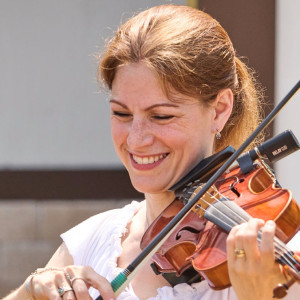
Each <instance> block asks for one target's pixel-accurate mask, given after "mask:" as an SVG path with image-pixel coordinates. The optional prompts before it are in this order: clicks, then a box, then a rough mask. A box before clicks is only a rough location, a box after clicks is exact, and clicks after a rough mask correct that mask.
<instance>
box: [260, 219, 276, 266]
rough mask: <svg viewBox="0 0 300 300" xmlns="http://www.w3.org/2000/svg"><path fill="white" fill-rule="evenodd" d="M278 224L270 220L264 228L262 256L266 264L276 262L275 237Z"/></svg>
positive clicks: (261, 245)
mask: <svg viewBox="0 0 300 300" xmlns="http://www.w3.org/2000/svg"><path fill="white" fill-rule="evenodd" d="M275 228H276V224H275V222H274V221H272V220H269V221H267V222H266V224H265V225H264V226H263V227H262V230H261V232H262V234H261V242H260V254H261V259H262V261H263V262H264V263H266V264H268V263H271V262H274V260H275V257H274V236H275Z"/></svg>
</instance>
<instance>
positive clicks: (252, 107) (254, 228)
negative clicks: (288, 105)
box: [5, 5, 300, 300]
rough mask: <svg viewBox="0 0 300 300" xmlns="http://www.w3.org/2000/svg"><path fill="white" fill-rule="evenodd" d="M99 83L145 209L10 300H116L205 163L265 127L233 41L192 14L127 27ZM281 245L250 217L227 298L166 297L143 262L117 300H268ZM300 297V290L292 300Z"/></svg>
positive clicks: (98, 223)
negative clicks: (130, 269)
mask: <svg viewBox="0 0 300 300" xmlns="http://www.w3.org/2000/svg"><path fill="white" fill-rule="evenodd" d="M99 79H101V80H103V82H104V83H105V84H106V85H107V87H108V89H110V90H111V100H110V106H111V133H112V138H113V142H114V146H115V149H116V151H117V154H118V156H119V157H120V159H121V161H122V162H123V164H124V166H125V167H126V169H127V171H128V173H129V175H130V179H131V182H132V184H133V186H134V187H135V189H137V190H138V191H140V192H142V193H144V195H145V201H143V202H141V203H137V202H132V203H131V204H129V205H127V206H125V207H124V208H122V209H118V210H112V211H107V212H105V213H102V214H99V215H96V216H94V217H92V218H90V219H88V220H86V221H85V222H83V223H81V224H79V225H78V226H76V227H74V228H73V229H71V230H69V231H68V232H66V233H64V234H63V235H62V239H63V241H64V242H63V244H62V245H61V247H60V248H59V249H58V250H57V252H56V253H55V254H54V256H53V257H52V259H51V260H50V261H49V263H48V265H47V267H46V268H45V269H38V270H37V271H36V272H35V273H34V274H33V275H31V276H29V277H28V279H27V280H26V282H25V283H24V284H23V285H22V286H21V287H20V288H19V289H17V290H16V291H15V292H13V293H12V294H11V295H9V296H8V297H7V298H5V300H15V299H24V298H25V297H26V296H25V295H26V294H25V291H27V293H28V296H29V297H31V298H35V299H57V298H58V296H61V297H62V298H63V299H91V297H93V298H96V297H98V296H99V293H100V294H101V296H102V298H103V299H104V300H108V299H115V295H114V293H113V290H112V287H111V285H110V284H109V280H112V279H113V278H114V277H115V275H117V274H118V273H119V271H120V270H122V269H124V268H125V267H127V266H128V265H129V264H130V263H131V262H132V261H133V260H134V259H135V257H136V256H137V255H138V254H139V253H140V252H141V250H140V242H141V240H142V237H143V235H144V232H145V230H146V229H147V228H148V227H149V225H150V224H151V223H152V222H153V221H154V220H155V219H156V218H157V216H158V215H160V213H161V212H162V211H163V210H164V209H165V208H166V207H167V206H168V205H169V204H170V203H172V201H173V200H174V197H175V194H174V192H173V191H170V187H171V186H172V185H174V184H175V183H176V182H178V181H179V180H180V179H181V178H182V177H183V176H184V175H185V174H186V173H187V172H189V171H190V170H191V169H192V168H193V167H194V166H195V165H196V164H197V163H198V162H199V161H201V160H202V159H204V158H206V157H208V156H210V155H212V154H213V153H215V152H216V151H218V150H219V149H221V148H222V147H224V146H227V145H229V144H231V145H233V146H235V147H236V146H238V145H239V144H240V143H241V141H243V140H244V138H245V135H248V133H249V132H251V131H252V130H253V128H255V127H256V125H257V122H258V120H259V115H260V114H259V112H260V110H261V105H260V100H259V95H260V93H259V91H258V90H257V89H255V83H254V81H253V78H252V75H251V73H249V71H248V68H247V67H246V66H245V65H244V64H243V63H242V62H241V61H240V60H239V59H238V58H237V57H236V55H235V51H234V48H233V46H232V44H231V41H230V39H229V37H228V35H227V33H226V32H225V30H224V29H223V28H222V27H221V26H220V24H219V23H218V22H217V21H215V20H214V19H213V18H211V17H210V16H209V15H207V14H205V13H203V12H202V11H199V10H196V9H193V8H190V7H185V6H175V5H163V6H158V7H153V8H150V9H149V10H146V11H144V12H141V13H140V14H138V15H137V16H135V17H133V18H132V19H130V20H129V21H128V22H126V23H125V24H124V25H123V26H121V28H120V29H119V31H118V32H117V33H116V36H115V37H114V38H113V39H112V40H111V42H110V43H109V44H108V45H107V49H106V51H105V53H104V55H103V57H102V60H101V62H100V64H99ZM259 232H260V233H259ZM258 234H259V238H260V244H258V243H257V237H258ZM274 235H275V223H274V222H273V221H272V220H270V221H268V222H264V221H263V220H258V219H253V218H252V219H250V220H249V222H245V223H242V224H241V225H238V226H235V227H234V228H233V229H232V231H231V232H230V234H229V236H228V239H227V245H228V249H231V250H232V251H229V253H228V258H230V259H228V270H229V276H230V281H231V284H232V287H230V288H226V289H224V290H221V291H214V290H212V289H210V287H209V285H208V283H207V282H206V281H205V280H202V281H199V280H198V281H197V282H194V283H193V284H191V285H190V284H188V283H187V282H186V281H185V282H183V283H180V284H176V285H175V286H171V285H170V283H169V282H168V281H167V280H166V279H165V278H164V277H162V276H158V275H156V274H155V273H154V272H153V270H152V268H151V266H150V263H149V262H147V263H146V264H145V265H144V266H143V267H141V269H140V270H139V272H138V273H137V274H136V276H135V277H134V278H133V280H132V281H131V282H130V284H129V286H128V287H126V288H125V290H124V291H123V292H122V293H121V294H120V296H119V297H118V299H119V300H121V299H127V300H129V299H132V300H137V299H152V300H153V299H157V300H162V299H163V300H167V299H174V300H179V299H187V300H189V299H190V300H192V299H194V300H196V299H201V300H236V299H239V300H252V299H260V300H270V299H272V293H273V288H274V287H275V286H276V285H277V284H279V283H282V282H285V281H286V280H287V278H286V274H285V273H284V272H283V271H282V269H281V268H280V266H279V264H277V263H276V262H275V259H274V245H273V239H274ZM298 250H299V249H298ZM198 277H199V276H198ZM299 292H300V290H299V286H294V287H293V288H292V289H291V291H290V292H289V294H288V296H287V297H286V299H289V300H291V299H295V295H296V294H297V293H299Z"/></svg>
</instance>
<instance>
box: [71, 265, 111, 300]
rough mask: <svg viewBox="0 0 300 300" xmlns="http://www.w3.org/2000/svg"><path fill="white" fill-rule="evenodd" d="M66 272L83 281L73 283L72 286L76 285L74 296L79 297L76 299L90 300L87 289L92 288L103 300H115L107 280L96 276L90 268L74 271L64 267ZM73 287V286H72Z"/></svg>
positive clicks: (72, 268)
mask: <svg viewBox="0 0 300 300" xmlns="http://www.w3.org/2000/svg"><path fill="white" fill-rule="evenodd" d="M65 269H66V270H67V272H68V273H69V274H70V275H71V278H73V277H80V278H82V279H84V280H76V281H75V282H74V281H73V283H74V285H75V283H76V289H75V294H76V297H77V294H79V295H80V297H78V298H79V299H80V300H81V299H82V300H87V299H91V298H90V296H89V294H88V288H89V287H93V288H95V289H97V290H98V291H99V293H100V295H101V296H102V298H103V299H104V300H107V299H115V298H116V297H115V294H114V292H113V289H112V287H111V285H110V283H109V281H108V280H106V279H105V278H104V277H102V276H100V275H99V274H97V273H96V272H95V271H94V270H93V269H92V268H91V267H89V266H85V267H81V268H78V267H77V269H76V270H75V268H74V266H72V267H66V268H65ZM74 285H73V286H74Z"/></svg>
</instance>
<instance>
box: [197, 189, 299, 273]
mask: <svg viewBox="0 0 300 300" xmlns="http://www.w3.org/2000/svg"><path fill="white" fill-rule="evenodd" d="M213 188H214V190H215V192H217V194H218V195H220V196H221V197H222V198H223V199H224V198H225V199H226V200H229V201H232V200H231V199H230V198H228V197H227V196H224V195H222V194H221V193H220V192H219V191H218V190H217V188H216V187H215V186H213ZM206 194H208V195H209V196H210V197H211V198H212V199H214V200H215V201H216V202H219V203H221V205H223V206H225V207H226V209H228V210H230V211H231V212H232V213H234V214H235V215H236V216H237V217H238V218H239V219H240V222H237V221H235V220H233V219H232V218H230V217H229V216H228V215H226V214H225V213H224V212H223V211H221V210H220V209H218V208H217V207H213V208H214V209H215V210H217V211H218V212H219V213H220V214H221V215H223V216H224V217H225V218H227V219H229V220H230V222H231V223H232V222H233V223H234V224H235V225H239V224H242V223H244V222H247V221H248V220H247V219H245V218H244V217H243V216H241V215H240V214H239V213H238V212H236V211H234V210H233V209H232V208H231V207H230V206H228V205H227V204H226V202H225V201H220V200H219V199H218V198H217V197H216V196H215V195H214V194H211V193H209V192H208V191H207V192H206ZM202 197H203V196H202ZM201 200H202V201H203V202H204V203H206V204H207V206H213V205H212V204H211V203H210V202H208V201H206V200H205V199H203V198H201ZM200 208H201V209H202V210H203V211H204V212H205V211H206V209H205V208H203V207H202V206H200ZM218 221H219V222H221V223H223V224H225V225H227V226H229V227H230V228H232V227H233V226H232V225H231V224H229V223H226V222H225V221H224V220H222V219H220V218H218ZM257 240H258V243H259V244H260V242H261V230H260V231H259V233H258V237H257ZM274 250H275V251H274V252H275V253H274V254H275V255H274V256H275V258H276V260H277V261H278V262H279V263H281V264H283V263H285V264H286V265H288V266H290V267H291V268H293V269H294V270H295V271H297V272H298V270H297V268H296V266H295V265H297V264H298V262H297V260H296V259H295V258H294V256H293V255H292V254H291V251H290V250H289V249H288V248H287V247H286V245H285V244H284V243H283V242H282V241H281V240H280V239H278V238H277V237H276V236H275V237H274Z"/></svg>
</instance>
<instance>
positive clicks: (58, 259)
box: [46, 243, 74, 268]
mask: <svg viewBox="0 0 300 300" xmlns="http://www.w3.org/2000/svg"><path fill="white" fill-rule="evenodd" d="M73 264H74V260H73V257H72V256H71V254H70V253H69V250H68V248H67V246H66V245H65V243H62V244H61V245H60V246H59V247H58V249H57V250H56V251H55V253H54V254H53V256H52V257H51V259H50V260H49V262H48V263H47V265H46V267H47V268H53V267H56V268H57V267H64V266H68V265H73Z"/></svg>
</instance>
